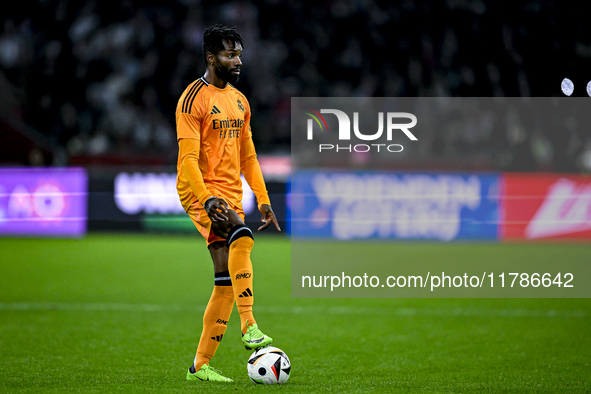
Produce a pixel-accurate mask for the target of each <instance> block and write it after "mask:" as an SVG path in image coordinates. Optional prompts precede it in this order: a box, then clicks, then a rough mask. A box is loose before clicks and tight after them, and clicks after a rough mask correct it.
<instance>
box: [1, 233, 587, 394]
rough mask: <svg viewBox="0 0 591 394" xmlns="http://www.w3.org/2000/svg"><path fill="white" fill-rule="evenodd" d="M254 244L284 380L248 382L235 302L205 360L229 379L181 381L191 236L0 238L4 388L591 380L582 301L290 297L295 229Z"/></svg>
mask: <svg viewBox="0 0 591 394" xmlns="http://www.w3.org/2000/svg"><path fill="white" fill-rule="evenodd" d="M422 245H423V244H420V243H416V244H408V248H407V249H406V250H407V252H408V253H416V254H417V256H420V255H421V253H424V251H423V249H425V248H423V247H422ZM405 247H406V245H405ZM505 247H506V246H505V245H502V244H501V245H497V244H482V248H483V251H482V253H487V250H492V249H489V248H494V249H495V252H496V253H499V250H501V251H502V250H503V248H505ZM515 247H516V245H511V248H512V250H514V249H515ZM520 247H522V248H524V251H525V252H526V251H527V250H528V248H537V247H539V245H521V246H520ZM545 247H552V245H550V246H548V245H545ZM556 247H564V245H562V246H560V245H556ZM573 247H575V246H573ZM576 248H583V252H584V253H586V254H587V255H591V246H589V245H576ZM532 250H533V249H532ZM452 252H453V253H454V258H462V246H461V245H458V246H457V247H454V248H442V252H441V253H452ZM507 253H509V252H507ZM447 257H449V256H447ZM508 257H509V256H508ZM252 258H253V263H254V265H255V292H256V293H255V294H256V295H255V297H256V298H255V314H256V316H257V320H258V322H259V324H260V326H261V327H262V328H263V330H264V331H265V332H267V333H269V334H270V335H271V336H273V337H274V338H275V345H276V346H278V347H280V348H282V349H283V350H285V351H286V353H287V354H288V356H289V357H290V359H291V361H292V364H293V370H292V375H291V378H290V379H289V381H288V382H287V384H285V385H282V386H264V387H263V386H258V385H254V384H252V383H251V382H250V381H249V380H248V377H247V375H246V361H247V359H248V356H249V354H250V353H249V352H247V351H245V350H244V348H243V347H242V346H241V344H240V339H239V337H240V334H239V318H238V313H237V312H236V310H234V312H233V315H232V318H231V320H230V322H229V324H228V331H227V332H226V335H225V336H224V340H223V341H222V343H221V345H220V348H219V349H218V353H217V355H216V357H215V358H214V360H213V362H212V366H214V367H216V368H218V369H220V370H221V371H222V372H223V373H224V374H225V375H226V376H230V377H232V378H233V379H234V381H235V382H234V383H232V384H212V383H203V382H199V383H196V382H187V381H186V380H185V373H186V369H187V368H188V366H189V365H190V363H191V362H192V360H193V357H194V352H195V347H196V345H197V341H198V338H199V335H200V330H201V315H202V311H203V309H204V306H205V303H206V302H207V300H208V298H209V294H210V292H211V287H212V284H213V269H212V264H211V262H210V258H209V255H208V252H207V250H206V249H205V247H204V244H203V241H202V240H201V239H200V238H199V237H198V235H193V236H188V235H124V234H123V235H122V234H104V235H103V234H99V235H97V234H91V235H89V236H87V237H85V238H83V239H65V240H64V239H16V238H15V239H11V238H5V239H0V392H9V393H12V392H17V393H18V392H42V393H57V392H59V393H61V392H81V393H110V392H122V393H131V392H137V393H185V392H187V393H188V392H191V393H196V392H198V393H207V392H216V393H217V392H232V393H234V392H261V391H262V392H286V393H288V392H289V393H309V392H318V393H325V392H333V393H362V392H420V393H424V392H430V393H454V392H465V393H471V392H565V393H569V392H572V393H579V392H590V391H591V365H590V364H591V300H589V299H292V298H291V297H290V244H289V240H288V239H286V238H280V237H258V238H257V241H256V243H255V249H254V251H253V253H252Z"/></svg>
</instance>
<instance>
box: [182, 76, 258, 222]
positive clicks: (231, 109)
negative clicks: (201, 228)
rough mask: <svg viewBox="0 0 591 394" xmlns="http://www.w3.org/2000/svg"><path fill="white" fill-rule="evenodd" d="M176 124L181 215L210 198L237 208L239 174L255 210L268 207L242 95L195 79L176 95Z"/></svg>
mask: <svg viewBox="0 0 591 394" xmlns="http://www.w3.org/2000/svg"><path fill="white" fill-rule="evenodd" d="M176 124H177V141H178V143H179V157H178V162H177V192H178V194H179V197H180V200H181V204H182V205H183V207H184V208H185V210H186V211H187V210H188V209H189V207H190V206H191V205H192V204H194V203H195V202H196V201H199V202H200V203H201V204H202V205H203V204H205V201H207V199H208V198H210V197H221V198H224V199H225V200H226V201H227V202H228V203H229V204H230V205H234V206H241V201H242V181H241V179H240V173H241V172H242V174H243V175H244V179H246V181H247V182H248V184H249V185H250V188H251V189H252V191H253V192H254V194H255V196H256V198H257V202H258V204H259V206H260V205H261V204H270V201H269V195H268V193H267V188H266V186H265V181H264V179H263V174H262V172H261V167H260V165H259V162H258V160H257V155H256V151H255V148H254V144H253V142H252V132H251V129H250V105H249V104H248V100H246V97H244V95H243V94H242V93H240V92H239V91H238V90H237V89H236V88H234V87H233V86H232V85H230V84H227V85H226V87H225V88H224V89H219V88H217V87H215V86H213V85H211V84H209V83H208V82H207V81H206V80H205V78H200V79H198V80H197V81H195V82H193V83H192V84H190V85H189V86H188V87H187V89H185V91H184V92H183V94H182V95H181V97H180V99H179V101H178V104H177V108H176Z"/></svg>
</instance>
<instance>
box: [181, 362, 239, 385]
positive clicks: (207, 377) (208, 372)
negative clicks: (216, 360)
mask: <svg viewBox="0 0 591 394" xmlns="http://www.w3.org/2000/svg"><path fill="white" fill-rule="evenodd" d="M187 380H201V381H209V382H227V383H231V382H233V380H232V379H230V378H227V377H225V376H222V374H221V373H220V372H219V371H216V370H215V369H213V368H212V367H210V366H209V365H207V364H203V366H202V367H201V369H200V370H199V371H195V367H194V366H193V365H191V367H190V368H189V370H188V371H187Z"/></svg>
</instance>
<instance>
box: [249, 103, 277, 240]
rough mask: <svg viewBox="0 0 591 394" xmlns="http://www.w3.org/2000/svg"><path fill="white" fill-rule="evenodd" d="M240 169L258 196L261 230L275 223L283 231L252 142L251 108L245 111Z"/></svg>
mask: <svg viewBox="0 0 591 394" xmlns="http://www.w3.org/2000/svg"><path fill="white" fill-rule="evenodd" d="M240 144H241V145H240V171H241V172H242V175H244V179H246V182H248V185H249V186H250V188H251V189H252V191H253V192H254V195H255V196H256V198H257V203H258V206H259V211H260V212H261V215H262V216H261V221H262V222H263V225H262V226H261V227H259V231H262V230H265V229H266V228H267V227H269V226H270V225H271V223H273V224H274V225H275V228H276V229H277V231H281V228H280V227H279V223H278V222H277V217H276V216H275V212H273V208H271V200H270V199H269V193H268V192H267V187H266V185H265V179H264V178H263V172H262V171H261V166H260V164H259V161H258V159H257V154H256V150H255V148H254V143H253V142H252V133H251V131H250V108H248V110H247V111H246V113H245V122H244V129H243V130H242V138H241V142H240Z"/></svg>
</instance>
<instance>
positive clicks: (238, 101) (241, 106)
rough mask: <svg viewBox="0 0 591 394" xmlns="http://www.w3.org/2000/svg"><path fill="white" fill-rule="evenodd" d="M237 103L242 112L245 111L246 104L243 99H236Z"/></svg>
mask: <svg viewBox="0 0 591 394" xmlns="http://www.w3.org/2000/svg"><path fill="white" fill-rule="evenodd" d="M236 102H237V104H238V109H239V110H240V111H242V112H244V105H242V101H240V99H238V100H236Z"/></svg>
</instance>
